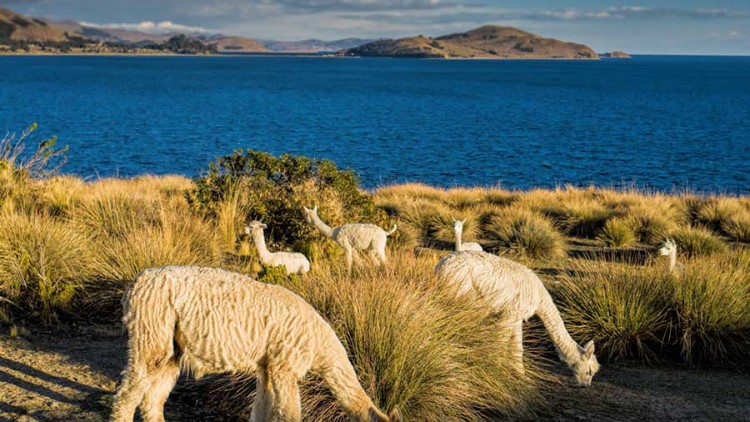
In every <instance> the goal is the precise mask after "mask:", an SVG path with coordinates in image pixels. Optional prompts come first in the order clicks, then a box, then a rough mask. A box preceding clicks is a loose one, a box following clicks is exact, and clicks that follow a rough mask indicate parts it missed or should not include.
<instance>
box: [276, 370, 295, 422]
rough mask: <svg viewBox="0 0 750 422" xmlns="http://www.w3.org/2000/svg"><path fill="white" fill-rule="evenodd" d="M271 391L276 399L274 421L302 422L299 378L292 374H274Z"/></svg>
mask: <svg viewBox="0 0 750 422" xmlns="http://www.w3.org/2000/svg"><path fill="white" fill-rule="evenodd" d="M271 389H272V390H273V393H274V396H275V398H276V403H274V405H275V406H274V407H275V408H274V411H273V418H272V420H273V421H278V422H300V421H302V407H301V404H300V394H299V385H298V382H297V377H296V376H294V374H293V373H291V372H285V373H277V374H274V376H273V377H272V378H271Z"/></svg>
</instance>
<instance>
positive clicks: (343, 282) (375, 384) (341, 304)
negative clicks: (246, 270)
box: [282, 252, 544, 422]
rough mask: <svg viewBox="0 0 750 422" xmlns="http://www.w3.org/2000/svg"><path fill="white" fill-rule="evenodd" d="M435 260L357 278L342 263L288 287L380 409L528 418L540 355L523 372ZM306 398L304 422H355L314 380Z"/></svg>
mask: <svg viewBox="0 0 750 422" xmlns="http://www.w3.org/2000/svg"><path fill="white" fill-rule="evenodd" d="M435 262H436V258H422V257H415V256H414V255H413V254H411V253H405V252H394V254H393V255H392V256H391V259H390V262H389V265H388V266H386V267H374V266H364V267H361V268H358V269H357V270H356V271H355V273H354V275H353V277H351V278H350V277H348V276H347V275H346V269H345V268H344V266H343V265H341V264H340V263H339V262H338V261H337V262H331V263H325V264H321V265H319V266H316V267H315V268H314V269H313V271H312V273H311V275H310V276H309V278H308V277H304V278H303V279H302V280H301V281H295V280H293V279H290V280H289V281H285V282H282V284H283V285H285V286H286V287H288V288H290V289H292V290H294V291H296V292H298V293H299V294H300V295H301V296H302V297H303V298H305V299H306V300H307V301H309V302H310V303H311V304H312V305H313V306H314V307H315V308H316V309H318V311H319V312H320V313H321V314H322V315H323V316H324V317H325V318H326V319H327V320H328V321H330V323H331V325H332V326H333V327H334V329H335V330H336V333H337V334H338V336H339V338H340V339H341V341H342V343H343V344H344V346H345V347H346V349H347V350H348V351H349V356H350V360H351V361H352V363H353V364H354V366H355V369H356V372H357V375H358V377H359V379H360V381H361V383H362V385H363V386H364V387H365V389H366V390H367V392H368V394H369V395H370V396H371V397H372V398H373V400H374V401H375V402H376V403H377V404H378V405H379V406H380V407H381V408H385V409H390V408H393V406H398V407H399V408H400V409H401V411H402V413H403V414H404V418H405V419H406V420H414V421H486V420H494V419H493V415H494V417H495V418H496V417H498V416H503V417H506V418H507V417H509V416H518V415H524V414H528V412H530V410H531V405H532V404H535V403H536V402H537V400H539V397H540V396H539V392H538V388H539V381H540V380H541V379H542V378H543V377H544V375H543V374H542V373H541V372H540V371H539V369H538V368H537V366H536V360H535V358H534V356H533V354H527V355H526V359H525V362H526V373H525V374H524V375H519V374H517V373H515V372H514V371H513V369H512V367H511V364H510V363H511V360H510V356H509V354H508V344H507V343H506V341H505V340H503V330H505V329H506V327H504V326H502V325H501V324H500V322H499V320H498V319H497V318H494V317H492V316H491V315H489V314H488V312H487V309H486V308H485V307H483V306H482V305H481V304H478V303H475V302H473V301H472V300H471V299H470V298H468V297H457V296H456V295H455V291H454V290H453V289H452V288H450V287H449V286H447V285H445V284H444V283H443V282H442V281H441V280H439V279H437V278H436V277H435V275H434V274H433V267H434V265H435ZM302 399H303V408H304V410H303V412H304V418H305V419H306V420H321V421H323V420H325V421H334V422H335V421H345V420H347V418H346V416H345V415H344V414H342V412H341V409H340V407H339V406H338V405H336V404H335V402H334V400H333V398H332V397H331V395H330V394H329V392H328V391H327V389H326V388H325V387H323V385H322V383H320V381H319V380H317V379H315V378H313V379H310V380H308V381H307V382H306V383H305V385H304V387H303V389H302Z"/></svg>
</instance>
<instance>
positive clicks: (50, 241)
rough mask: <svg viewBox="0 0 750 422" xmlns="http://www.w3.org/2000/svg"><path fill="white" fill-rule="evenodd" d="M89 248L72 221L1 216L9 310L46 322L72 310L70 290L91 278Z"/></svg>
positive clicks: (1, 267) (0, 251) (1, 292)
mask: <svg viewBox="0 0 750 422" xmlns="http://www.w3.org/2000/svg"><path fill="white" fill-rule="evenodd" d="M93 250H94V248H93V245H92V243H91V241H90V239H89V238H88V237H87V236H86V235H85V234H84V233H82V232H81V231H79V230H76V228H75V227H73V226H72V225H70V224H65V223H63V222H59V221H55V220H53V219H52V218H50V217H48V216H45V215H30V216H27V215H20V214H5V215H2V216H0V296H2V297H3V298H4V299H6V300H8V301H10V302H12V303H13V304H14V305H15V306H13V307H12V309H13V310H15V311H18V310H20V311H21V312H22V313H23V314H26V315H28V314H31V315H34V316H36V317H39V318H41V319H42V320H44V321H45V322H47V323H50V322H52V321H54V320H55V319H56V318H57V316H58V314H59V313H60V312H65V311H70V310H71V306H72V300H73V297H74V295H75V294H76V293H78V292H79V291H80V289H81V288H82V287H83V286H84V284H85V283H87V282H88V281H90V280H91V277H92V275H93V257H92V251H93ZM3 304H4V303H0V306H1V305H3ZM5 304H7V302H6V303H5ZM5 313H6V314H8V313H10V312H5Z"/></svg>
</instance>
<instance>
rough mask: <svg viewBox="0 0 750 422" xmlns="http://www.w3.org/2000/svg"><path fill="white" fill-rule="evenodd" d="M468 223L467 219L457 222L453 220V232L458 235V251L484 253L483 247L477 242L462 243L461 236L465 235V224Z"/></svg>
mask: <svg viewBox="0 0 750 422" xmlns="http://www.w3.org/2000/svg"><path fill="white" fill-rule="evenodd" d="M465 222H466V219H463V220H456V219H455V218H454V219H453V232H454V233H455V234H456V251H457V252H459V251H475V252H482V251H483V250H484V249H482V245H480V244H479V243H477V242H466V243H461V236H462V235H463V233H464V223H465Z"/></svg>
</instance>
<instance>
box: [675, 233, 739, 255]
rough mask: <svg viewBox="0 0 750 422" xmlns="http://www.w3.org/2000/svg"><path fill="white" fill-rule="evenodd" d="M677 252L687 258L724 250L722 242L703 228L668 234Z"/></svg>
mask: <svg viewBox="0 0 750 422" xmlns="http://www.w3.org/2000/svg"><path fill="white" fill-rule="evenodd" d="M670 237H672V238H673V239H674V240H675V242H676V243H677V248H678V251H679V252H681V253H684V254H686V255H687V256H691V257H693V256H701V255H711V254H715V253H719V252H723V251H725V250H726V244H725V243H724V241H723V240H722V239H721V238H719V237H718V236H716V235H715V234H714V233H713V232H712V231H711V230H708V229H706V228H704V227H689V226H688V227H683V228H679V229H677V230H675V231H673V232H672V233H671V234H670Z"/></svg>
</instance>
